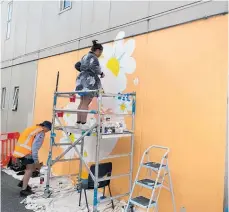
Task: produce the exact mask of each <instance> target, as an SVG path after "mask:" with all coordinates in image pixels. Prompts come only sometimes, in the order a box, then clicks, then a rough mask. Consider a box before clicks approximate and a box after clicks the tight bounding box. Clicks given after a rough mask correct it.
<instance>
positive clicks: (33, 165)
mask: <svg viewBox="0 0 229 212" xmlns="http://www.w3.org/2000/svg"><path fill="white" fill-rule="evenodd" d="M51 128H52V123H51V122H49V121H44V122H43V123H41V124H38V125H37V126H32V127H28V128H27V129H25V130H24V131H23V132H22V133H21V135H20V137H19V139H18V142H17V144H16V145H15V149H14V152H13V156H14V157H15V158H18V159H19V160H21V162H22V164H23V165H25V166H26V170H25V174H24V177H23V179H22V181H21V182H20V183H19V184H18V186H19V187H21V188H22V190H21V192H20V195H21V196H28V195H30V194H32V193H33V192H32V190H31V187H30V186H29V185H28V183H29V179H30V177H31V176H32V173H33V171H35V170H36V169H40V168H41V166H42V163H40V162H39V159H38V151H39V149H40V148H41V146H42V144H43V141H44V138H45V133H47V132H48V131H50V130H51Z"/></svg>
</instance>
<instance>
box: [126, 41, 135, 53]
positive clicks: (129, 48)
mask: <svg viewBox="0 0 229 212" xmlns="http://www.w3.org/2000/svg"><path fill="white" fill-rule="evenodd" d="M124 49H125V55H128V56H131V55H132V54H133V52H134V49H135V40H134V39H130V40H128V41H127V42H126V43H125V44H124Z"/></svg>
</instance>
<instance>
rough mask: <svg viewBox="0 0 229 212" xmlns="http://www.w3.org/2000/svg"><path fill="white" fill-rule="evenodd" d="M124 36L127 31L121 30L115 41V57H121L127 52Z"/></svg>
mask: <svg viewBox="0 0 229 212" xmlns="http://www.w3.org/2000/svg"><path fill="white" fill-rule="evenodd" d="M124 37H125V32H119V33H118V35H117V36H116V38H115V41H114V47H113V48H114V51H113V57H116V58H117V59H119V58H120V57H121V56H122V55H123V54H124V53H125V49H124V39H123V38H124Z"/></svg>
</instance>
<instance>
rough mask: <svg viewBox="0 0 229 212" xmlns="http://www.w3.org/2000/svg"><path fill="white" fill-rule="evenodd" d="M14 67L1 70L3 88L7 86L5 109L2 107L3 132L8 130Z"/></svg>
mask: <svg viewBox="0 0 229 212" xmlns="http://www.w3.org/2000/svg"><path fill="white" fill-rule="evenodd" d="M11 69H12V67H9V68H5V69H3V70H1V89H2V88H4V87H5V88H6V97H5V109H1V132H7V114H8V108H9V102H10V101H9V100H10V90H11V86H10V84H11V74H12V71H11Z"/></svg>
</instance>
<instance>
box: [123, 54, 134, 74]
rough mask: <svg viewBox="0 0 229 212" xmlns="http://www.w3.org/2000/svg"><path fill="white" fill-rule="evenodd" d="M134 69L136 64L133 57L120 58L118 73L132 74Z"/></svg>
mask: <svg viewBox="0 0 229 212" xmlns="http://www.w3.org/2000/svg"><path fill="white" fill-rule="evenodd" d="M135 69H136V62H135V59H134V58H133V57H128V56H126V57H122V59H121V61H120V72H122V73H127V74H132V73H133V72H134V71H135Z"/></svg>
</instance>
